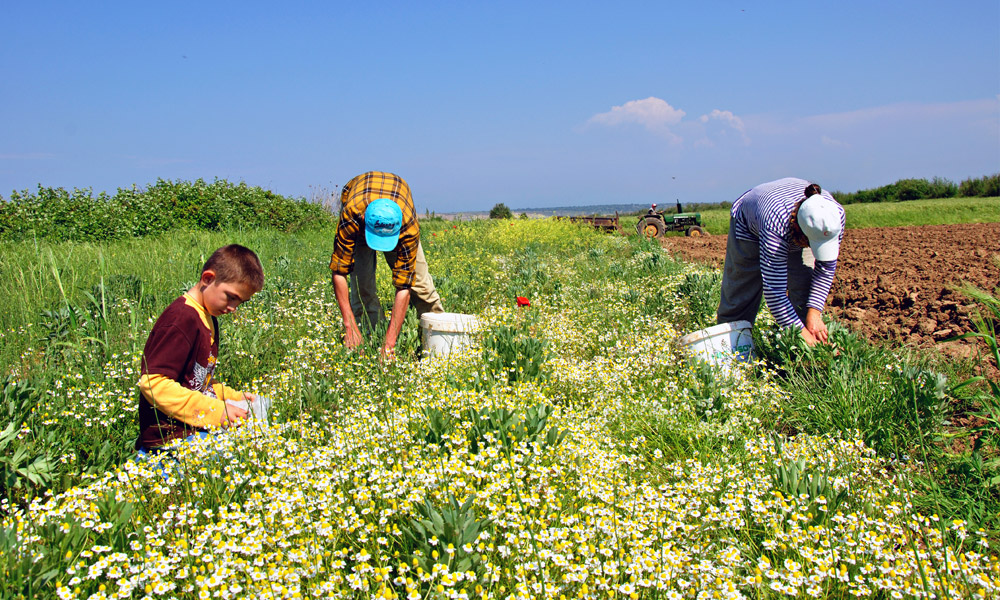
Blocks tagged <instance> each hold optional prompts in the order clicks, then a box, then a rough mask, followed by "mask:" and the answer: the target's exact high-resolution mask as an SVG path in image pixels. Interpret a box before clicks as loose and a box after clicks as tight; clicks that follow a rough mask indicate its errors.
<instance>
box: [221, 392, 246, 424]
mask: <svg viewBox="0 0 1000 600" xmlns="http://www.w3.org/2000/svg"><path fill="white" fill-rule="evenodd" d="M244 397H246V394H244ZM225 406H226V408H225V411H224V412H223V413H222V426H223V427H239V426H240V425H242V424H243V422H244V421H246V418H247V415H248V414H249V413H248V412H247V409H245V408H240V407H239V406H236V405H235V404H230V403H229V402H226V403H225Z"/></svg>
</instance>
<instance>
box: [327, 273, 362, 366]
mask: <svg viewBox="0 0 1000 600" xmlns="http://www.w3.org/2000/svg"><path fill="white" fill-rule="evenodd" d="M333 295H334V296H335V297H336V298H337V307H338V308H340V316H341V318H342V319H343V320H344V347H345V348H347V349H348V350H350V349H353V348H357V347H358V346H360V345H361V344H362V343H364V341H365V338H364V337H363V336H362V335H361V330H360V329H358V322H357V321H355V320H354V311H352V310H351V299H350V291H349V288H348V287H347V278H346V277H344V276H343V275H338V274H336V273H334V274H333Z"/></svg>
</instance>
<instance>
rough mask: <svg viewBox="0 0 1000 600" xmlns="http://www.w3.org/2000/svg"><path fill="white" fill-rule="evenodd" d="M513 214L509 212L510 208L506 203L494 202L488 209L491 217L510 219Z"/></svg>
mask: <svg viewBox="0 0 1000 600" xmlns="http://www.w3.org/2000/svg"><path fill="white" fill-rule="evenodd" d="M513 216H514V215H513V214H512V213H511V212H510V209H509V208H507V205H506V204H504V203H503V202H501V203H499V204H495V205H494V206H493V208H491V209H490V218H491V219H511V218H513Z"/></svg>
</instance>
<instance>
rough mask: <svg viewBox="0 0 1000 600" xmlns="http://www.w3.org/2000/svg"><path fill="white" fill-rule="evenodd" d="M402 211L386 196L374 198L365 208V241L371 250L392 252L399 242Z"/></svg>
mask: <svg viewBox="0 0 1000 600" xmlns="http://www.w3.org/2000/svg"><path fill="white" fill-rule="evenodd" d="M402 226H403V211H402V210H400V208H399V205H398V204H396V203H395V202H393V201H392V200H389V199H388V198H379V199H378V200H374V201H373V202H372V203H371V204H369V205H368V208H366V209H365V242H367V243H368V247H369V248H371V249H372V250H378V251H379V252H392V251H393V250H395V249H396V244H397V243H399V229H400V228H401V227H402Z"/></svg>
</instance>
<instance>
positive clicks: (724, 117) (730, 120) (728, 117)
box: [698, 108, 750, 145]
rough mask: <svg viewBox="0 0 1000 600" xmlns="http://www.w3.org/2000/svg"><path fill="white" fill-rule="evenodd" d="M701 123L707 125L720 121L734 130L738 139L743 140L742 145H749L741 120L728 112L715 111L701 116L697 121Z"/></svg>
mask: <svg viewBox="0 0 1000 600" xmlns="http://www.w3.org/2000/svg"><path fill="white" fill-rule="evenodd" d="M698 120H699V121H701V122H702V123H706V124H707V123H708V122H709V121H721V122H722V123H724V124H725V125H727V126H729V127H731V128H732V129H735V130H736V131H738V132H739V133H740V137H741V139H742V140H743V144H745V145H749V144H750V138H749V137H747V130H746V126H745V125H744V124H743V119H741V118H739V117H737V116H736V115H734V114H733V112H732V111H730V110H719V109H717V108H716V109H715V110H713V111H712V112H710V113H708V114H707V115H702V116H701V117H699V119H698Z"/></svg>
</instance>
